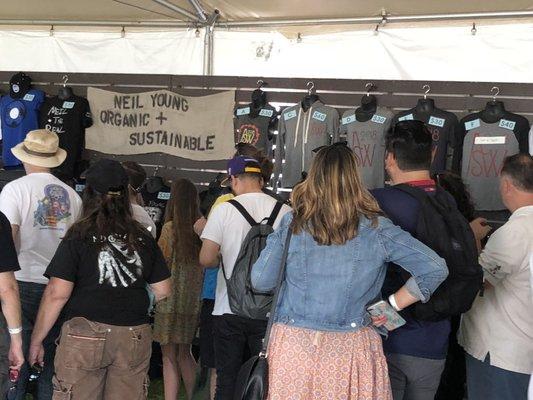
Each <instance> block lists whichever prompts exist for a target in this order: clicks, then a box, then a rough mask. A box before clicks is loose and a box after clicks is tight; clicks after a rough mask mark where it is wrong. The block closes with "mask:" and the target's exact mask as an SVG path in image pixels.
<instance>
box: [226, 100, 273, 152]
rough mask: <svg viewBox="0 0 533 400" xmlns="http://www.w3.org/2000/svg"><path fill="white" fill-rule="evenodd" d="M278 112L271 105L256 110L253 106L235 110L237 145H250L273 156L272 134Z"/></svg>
mask: <svg viewBox="0 0 533 400" xmlns="http://www.w3.org/2000/svg"><path fill="white" fill-rule="evenodd" d="M277 117H278V112H277V111H276V109H275V108H274V107H272V106H271V105H270V104H265V105H264V106H263V107H261V108H259V109H254V108H253V106H252V104H249V105H247V106H242V107H238V108H236V109H235V144H237V143H248V144H251V145H253V146H255V147H257V148H258V149H260V150H263V152H264V153H265V155H267V156H270V155H271V154H272V133H271V131H273V130H275V129H276V124H277Z"/></svg>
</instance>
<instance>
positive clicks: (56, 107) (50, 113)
mask: <svg viewBox="0 0 533 400" xmlns="http://www.w3.org/2000/svg"><path fill="white" fill-rule="evenodd" d="M92 124H93V120H92V116H91V109H90V108H89V102H88V101H87V99H85V98H83V97H79V96H71V97H69V98H68V99H66V100H61V99H60V98H59V97H57V96H54V97H48V98H46V100H45V101H44V103H43V105H42V106H41V110H40V118H39V126H40V127H41V128H45V129H48V130H51V131H52V132H55V133H56V134H57V136H59V147H61V148H62V149H64V150H66V151H67V159H66V160H65V162H64V163H63V164H61V165H60V166H59V167H58V168H57V171H58V172H59V176H60V177H61V178H65V179H72V178H74V177H75V175H77V174H78V173H79V172H81V171H76V163H77V162H78V161H79V160H80V159H81V156H82V151H83V149H84V147H85V128H88V127H90V126H91V125H92Z"/></svg>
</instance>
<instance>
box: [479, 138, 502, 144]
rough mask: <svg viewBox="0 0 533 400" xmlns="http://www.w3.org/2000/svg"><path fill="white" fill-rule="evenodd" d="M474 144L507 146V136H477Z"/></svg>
mask: <svg viewBox="0 0 533 400" xmlns="http://www.w3.org/2000/svg"><path fill="white" fill-rule="evenodd" d="M474 144H505V136H477V137H476V138H475V139H474Z"/></svg>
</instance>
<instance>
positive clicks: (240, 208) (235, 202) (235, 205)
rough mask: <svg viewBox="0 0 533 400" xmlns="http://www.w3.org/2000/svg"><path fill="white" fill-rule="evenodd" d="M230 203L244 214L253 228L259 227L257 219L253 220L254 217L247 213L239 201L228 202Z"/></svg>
mask: <svg viewBox="0 0 533 400" xmlns="http://www.w3.org/2000/svg"><path fill="white" fill-rule="evenodd" d="M228 203H230V204H231V205H232V206H233V207H235V208H236V209H237V211H239V212H240V213H241V214H242V216H243V217H244V219H245V220H246V221H247V222H248V223H249V224H250V225H251V226H256V225H259V224H258V223H257V222H255V219H253V218H252V216H251V215H250V214H249V213H248V211H246V208H244V206H243V205H242V204H241V203H239V202H238V201H237V200H234V199H231V200H228Z"/></svg>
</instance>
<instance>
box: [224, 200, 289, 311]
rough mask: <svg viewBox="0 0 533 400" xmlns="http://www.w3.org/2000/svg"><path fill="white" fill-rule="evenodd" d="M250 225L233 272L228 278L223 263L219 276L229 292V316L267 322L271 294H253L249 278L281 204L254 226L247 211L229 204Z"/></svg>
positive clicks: (234, 203) (236, 203)
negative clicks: (222, 278) (233, 315)
mask: <svg viewBox="0 0 533 400" xmlns="http://www.w3.org/2000/svg"><path fill="white" fill-rule="evenodd" d="M228 203H230V204H231V205H233V206H234V207H235V208H236V209H237V210H238V211H239V212H240V213H241V214H242V216H243V217H244V219H246V221H247V222H248V223H249V224H250V226H251V229H250V231H249V232H248V234H247V235H246V237H245V238H244V241H243V242H242V245H241V249H240V251H239V255H238V256H237V260H236V261H235V266H234V267H233V272H232V274H231V276H230V277H229V278H228V277H227V276H226V271H225V270H224V260H222V263H221V265H222V273H223V275H224V279H225V280H226V286H227V288H228V299H229V306H230V309H231V312H232V313H234V314H235V315H239V316H241V317H246V318H251V319H262V320H266V319H268V316H267V314H268V313H269V312H270V308H271V306H272V293H258V292H256V291H254V290H253V288H252V283H251V280H250V276H251V273H252V266H253V265H254V263H255V261H256V260H257V259H258V258H259V255H260V254H261V251H262V250H263V249H264V248H265V245H266V240H267V237H268V235H270V234H271V233H272V232H274V228H273V225H274V222H275V221H276V218H277V217H278V215H279V212H280V210H281V207H282V206H283V203H281V202H279V201H278V202H276V205H275V206H274V209H273V210H272V213H271V214H270V216H269V217H266V218H264V219H263V220H262V221H261V222H256V221H255V220H254V219H253V218H252V216H251V215H250V214H249V213H248V211H246V209H245V208H244V207H243V206H242V204H241V203H239V202H238V201H236V200H229V201H228Z"/></svg>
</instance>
